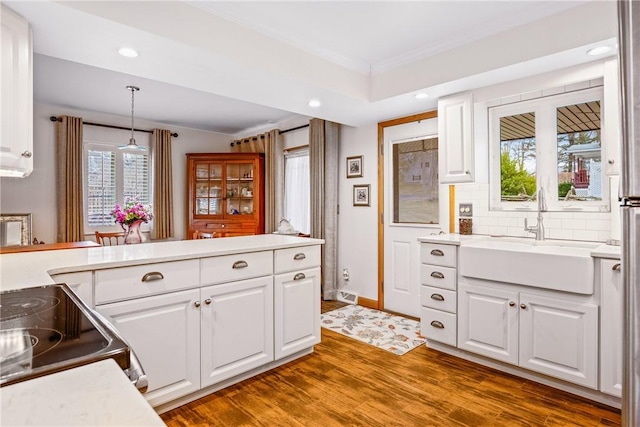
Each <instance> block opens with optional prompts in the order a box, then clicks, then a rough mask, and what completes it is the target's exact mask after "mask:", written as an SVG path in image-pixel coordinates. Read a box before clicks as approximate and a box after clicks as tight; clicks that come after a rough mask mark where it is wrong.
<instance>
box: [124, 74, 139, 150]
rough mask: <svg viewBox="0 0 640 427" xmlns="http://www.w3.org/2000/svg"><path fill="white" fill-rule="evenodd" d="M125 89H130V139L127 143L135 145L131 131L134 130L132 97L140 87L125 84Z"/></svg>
mask: <svg viewBox="0 0 640 427" xmlns="http://www.w3.org/2000/svg"><path fill="white" fill-rule="evenodd" d="M127 89H129V90H130V91H131V139H129V144H133V145H135V144H136V140H135V138H134V137H133V131H134V128H133V111H134V98H135V96H134V92H135V91H137V90H140V88H139V87H137V86H127Z"/></svg>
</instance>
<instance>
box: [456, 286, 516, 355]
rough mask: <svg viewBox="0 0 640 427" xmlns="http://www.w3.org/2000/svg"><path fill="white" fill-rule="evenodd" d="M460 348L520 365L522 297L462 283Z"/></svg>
mask: <svg viewBox="0 0 640 427" xmlns="http://www.w3.org/2000/svg"><path fill="white" fill-rule="evenodd" d="M458 347H459V348H461V349H463V350H467V351H471V352H473V353H478V354H481V355H483V356H487V357H491V358H493V359H497V360H501V361H503V362H507V363H512V364H514V365H515V364H517V363H518V293H517V292H514V291H505V290H502V289H494V288H489V287H484V286H471V285H467V284H465V283H460V284H459V287H458Z"/></svg>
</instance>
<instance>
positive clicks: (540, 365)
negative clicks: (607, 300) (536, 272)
mask: <svg viewBox="0 0 640 427" xmlns="http://www.w3.org/2000/svg"><path fill="white" fill-rule="evenodd" d="M458 300H459V306H458V323H459V329H458V346H459V348H461V349H463V350H467V351H471V352H473V353H477V354H481V355H483V356H487V357H491V358H493V359H497V360H500V361H503V362H507V363H511V364H514V365H518V366H520V367H522V368H525V369H529V370H531V371H536V372H540V373H543V374H546V375H549V376H552V377H556V378H560V379H563V380H565V381H569V382H572V383H575V384H579V385H582V386H585V387H589V388H596V387H597V349H598V306H597V305H595V304H589V303H578V302H574V301H569V300H565V299H562V298H550V297H545V296H539V295H535V294H530V293H526V292H518V291H516V290H510V289H507V288H506V287H505V288H494V287H488V286H479V285H468V284H466V283H460V284H459V287H458Z"/></svg>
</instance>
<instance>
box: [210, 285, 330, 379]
mask: <svg viewBox="0 0 640 427" xmlns="http://www.w3.org/2000/svg"><path fill="white" fill-rule="evenodd" d="M200 291H201V297H200V303H201V304H202V305H201V307H200V308H201V319H202V324H201V333H202V343H201V346H202V348H201V360H202V363H201V372H202V374H201V384H200V385H201V387H203V388H204V387H207V386H210V385H212V384H215V383H218V382H220V381H222V380H226V379H228V378H231V377H234V376H236V375H238V374H241V373H243V372H246V371H248V370H250V369H253V368H257V367H259V366H262V365H264V364H266V363H269V362H271V361H273V278H272V276H268V277H260V278H258V279H250V280H244V281H242V282H235V283H226V284H222V285H213V286H208V287H206V288H202V289H201V290H200ZM307 317H309V316H308V315H307ZM318 317H320V316H318Z"/></svg>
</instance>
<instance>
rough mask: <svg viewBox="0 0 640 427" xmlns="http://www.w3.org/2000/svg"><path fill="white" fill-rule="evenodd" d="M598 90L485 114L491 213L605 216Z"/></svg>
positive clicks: (522, 103) (605, 191)
mask: <svg viewBox="0 0 640 427" xmlns="http://www.w3.org/2000/svg"><path fill="white" fill-rule="evenodd" d="M602 98H603V90H602V87H598V88H592V89H586V90H582V91H577V92H571V93H565V94H560V95H555V96H550V97H545V98H538V99H534V100H530V101H524V102H517V103H513V104H509V105H501V106H496V107H492V108H490V109H489V121H490V131H489V132H490V136H489V137H490V144H491V147H492V149H491V151H492V156H491V209H493V210H509V209H511V210H520V209H521V210H535V209H536V207H537V204H536V199H537V192H538V189H540V188H544V190H545V194H546V200H547V205H548V209H549V210H556V211H608V209H609V206H608V203H607V201H608V186H605V185H603V183H604V182H605V180H604V171H603V168H602V158H603V145H602V141H601V133H602V132H601V125H602V124H601V117H602V114H601V105H602Z"/></svg>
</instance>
